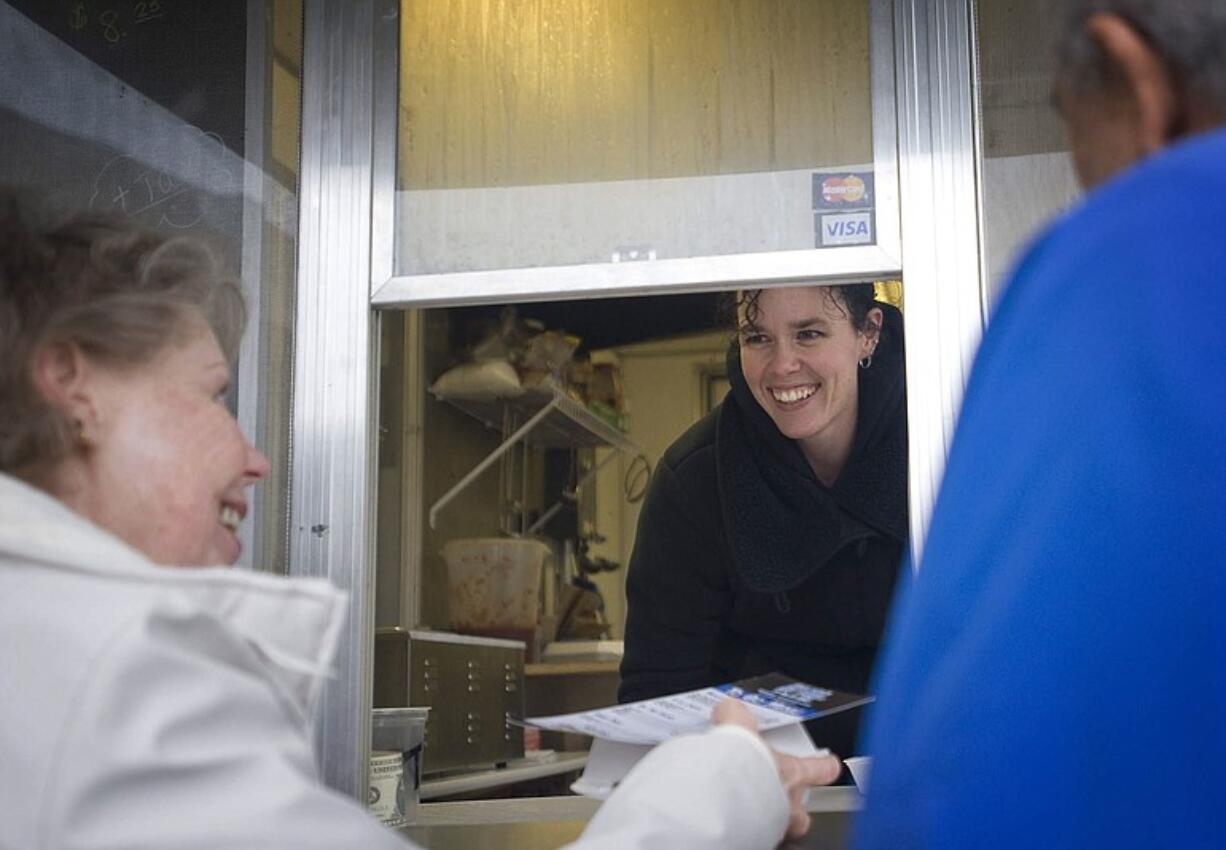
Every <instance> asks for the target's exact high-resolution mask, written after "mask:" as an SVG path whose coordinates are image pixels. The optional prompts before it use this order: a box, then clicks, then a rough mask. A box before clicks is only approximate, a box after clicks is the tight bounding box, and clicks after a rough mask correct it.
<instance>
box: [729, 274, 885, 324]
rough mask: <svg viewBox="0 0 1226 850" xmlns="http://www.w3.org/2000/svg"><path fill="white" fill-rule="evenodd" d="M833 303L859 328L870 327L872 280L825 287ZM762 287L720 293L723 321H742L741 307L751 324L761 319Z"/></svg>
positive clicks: (736, 322) (872, 303)
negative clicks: (759, 317)
mask: <svg viewBox="0 0 1226 850" xmlns="http://www.w3.org/2000/svg"><path fill="white" fill-rule="evenodd" d="M823 290H824V294H825V295H826V297H827V298H829V299H830V303H831V304H833V305H834V306H835V307H837V308H838V309H839V310H840V311H841V312H842V313H843V315H844V316H846V317H847V318H848V320H849V321H850V322H851V326H852V327H853V328H855V329H856V330H858V331H861V332H863V331H866V330H868V311H869V310H871V309H873V307H875V306H878V304H877V299H876V287H875V286H874V285H873V284H871V283H845V284H836V285H833V286H826V287H823ZM761 296H762V290H761V289H738V290H737V291H736V292H725V293H723V294H722V295H721V297H720V302H719V314H720V320H721V322H722V323H724V324H728V325H731V326H732V327H733V328H736V327H737V326H738V325H739V323H740V310H741V309H742V308H744V310H745V318H746V319H747V320H748V321H749V322H750V323H751V324H752V323H754V322H756V321H757V320H758V299H759V298H760V297H761Z"/></svg>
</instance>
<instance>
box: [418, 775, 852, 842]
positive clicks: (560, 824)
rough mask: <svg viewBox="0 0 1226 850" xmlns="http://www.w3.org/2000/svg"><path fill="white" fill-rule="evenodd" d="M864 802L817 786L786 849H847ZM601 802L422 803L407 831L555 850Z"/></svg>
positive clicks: (845, 790) (421, 837)
mask: <svg viewBox="0 0 1226 850" xmlns="http://www.w3.org/2000/svg"><path fill="white" fill-rule="evenodd" d="M860 805H861V798H860V795H859V794H858V793H857V792H856V790H855V789H854V788H850V787H845V786H839V787H834V788H816V789H814V790H813V791H811V792H810V794H809V800H808V809H809V811H810V813H812V816H813V824H812V826H811V827H810V828H809V832H808V834H807V835H805V836H804V837H803V838H801V839H799V840H797V841H790V842H786V843H784V844H783V845H781V850H784V848H785V849H786V850H841V848H843V847H844V845H845V843H846V840H847V835H848V831H849V829H850V826H851V816H850V813H851V812H854V811H857V810H858V809H859V808H860ZM598 806H599V803H598V802H596V801H595V800H589V799H587V798H586V797H538V798H524V799H511V800H465V801H462V802H456V803H422V804H421V806H420V807H419V808H418V814H417V821H416V822H415V823H414V824H413V825H412V826H408V827H404V828H403V829H401V830H400V832H401V834H402V835H404V836H406V837H407V838H409V839H410V840H412V841H413V842H415V843H416V844H418V845H420V846H422V847H426V848H429V850H504V848H511V847H513V848H515V850H555V848H558V847H561V846H562V845H564V844H566V843H567V842H570V841H574V840H575V839H576V838H578V837H579V834H580V833H581V832H582V831H583V827H584V826H586V825H587V822H588V819H589V818H591V816H592V814H593V813H594V812H595V811H596V809H597V807H598Z"/></svg>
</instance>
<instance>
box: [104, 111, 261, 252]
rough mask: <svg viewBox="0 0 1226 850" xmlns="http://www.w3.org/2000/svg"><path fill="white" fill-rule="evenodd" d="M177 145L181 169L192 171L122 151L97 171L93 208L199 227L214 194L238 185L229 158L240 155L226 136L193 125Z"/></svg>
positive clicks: (161, 223) (178, 226)
mask: <svg viewBox="0 0 1226 850" xmlns="http://www.w3.org/2000/svg"><path fill="white" fill-rule="evenodd" d="M172 150H174V152H175V157H176V159H177V160H178V162H177V165H178V166H179V167H178V168H177V169H175V172H176V173H177V174H186V175H190V177H188V178H184V179H180V178H177V177H175V176H174V175H172V174H171V173H169V172H168V171H167V170H165V169H161V168H157V167H155V166H153V165H151V164H150V163H149V162H147V161H144V160H143V159H140V158H138V157H137V156H133V155H128V154H124V155H122V156H117V157H115V158H114V159H112V160H110V161H109V162H107V164H106V165H104V166H102V168H101V169H99V171H98V173H97V174H96V175H95V176H94V182H93V194H92V195H91V197H90V201H89V206H90V209H94V210H100V211H104V212H116V213H120V214H122V215H125V216H129V217H131V218H139V219H140V220H142V221H144V222H147V223H148V224H150V225H152V226H154V227H171V228H176V229H188V228H191V227H195V226H196V225H197V224H199V223H200V222H201V220H202V219H203V218H204V216H205V209H204V206H203V204H204V202H205V201H206V200H208V198H209V197H210V196H218V197H221V196H225V195H227V194H232V193H233V192H234V191H235V189H236V187H237V185H238V180H239V176H238V175H236V174H235V173H234V172H233V170H232V168H233V166H231V165H228V163H229V162H230V161H231V160H233V161H234V162H236V163H237V162H239V161H238V160H237V157H236V156H235V155H234V154H233V153H232V152H230V151H228V150H226V147H225V144H224V143H223V142H222V139H221V137H220V136H218V135H217V134H216V133H206V132H204V131H203V130H201V129H200V128H199V127H194V126H191V125H184V126H183V127H182V128H181V129H180V131H179V139H178V140H176V144H174V145H173V147H172Z"/></svg>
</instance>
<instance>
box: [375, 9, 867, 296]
mask: <svg viewBox="0 0 1226 850" xmlns="http://www.w3.org/2000/svg"><path fill="white" fill-rule="evenodd" d="M868 17H869V11H868V3H867V2H852V3H848V2H844V0H776V2H770V3H762V2H760V1H759V0H720V2H710V0H627V2H622V3H608V2H607V0H522V2H516V3H463V4H456V3H434V2H429V0H403V2H402V9H401V27H402V30H401V59H400V61H401V71H400V130H399V144H398V150H399V157H400V160H399V175H398V179H397V188H398V189H399V191H398V193H397V199H398V210H397V216H398V226H397V233H398V239H399V244H398V245H397V249H398V250H397V254H398V272H399V273H401V274H421V273H433V272H455V271H470V270H482V269H498V268H525V267H535V266H549V265H570V264H583V263H609V262H635V261H643V260H652V259H663V258H675V257H695V256H709V255H723V254H730V253H743V252H762V251H780V250H792V249H809V248H814V247H822V246H834V245H854V244H868V243H870V242H872V241H873V239H874V235H873V215H872V206H873V197H874V187H873V173H872V160H873V151H872V121H871V103H870V96H869V91H870V87H869V41H868ZM837 216H842V217H841V218H840V217H837Z"/></svg>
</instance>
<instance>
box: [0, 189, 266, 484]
mask: <svg viewBox="0 0 1226 850" xmlns="http://www.w3.org/2000/svg"><path fill="white" fill-rule="evenodd" d="M198 317H203V319H204V320H205V321H206V322H207V323H208V325H209V327H211V328H212V330H213V332H214V333H215V334H216V336H217V340H218V342H219V343H220V345H221V348H222V350H223V351H224V352H225V353H226V356H227V358H228V359H230V360H231V361H232V360H233V358H234V355H235V354H236V352H237V350H238V343H239V339H240V337H241V336H242V332H243V325H244V323H245V321H246V312H245V308H244V304H243V295H242V290H241V289H240V287H239V284H238V282H237V281H236V280H234V279H232V278H231V277H228V276H227V275H226V274H225V273H224V272H223V271H222V268H221V264H220V262H219V260H218V258H217V256H216V254H215V253H214V252H213V251H212V250H211V249H210V248H209V247H208V246H207V245H205V244H204V243H203V242H201V241H199V240H197V239H194V238H190V237H182V236H179V237H167V236H164V235H161V234H158V233H155V232H152V231H149V230H145V229H142V228H139V227H137V226H136V225H134V224H132V223H131V222H129V221H126V220H124V219H120V218H117V217H114V216H104V215H96V214H82V215H78V216H76V217H74V218H72V219H70V220H68V221H67V222H65V223H63V224H60V225H58V226H46V227H40V226H38V225H36V224H34V223H32V221H31V217H30V213H29V210H28V207H26V206H25V205H23V204H22V203H21V202H20V200H19V195H18V194H17V193H16V192H15V191H12V190H6V191H3V192H0V471H3V472H15V471H17V470H20V469H23V468H26V467H35V466H45V465H47V464H51V463H55V462H57V461H58V460H60V459H62V458H63V457H65V456H66V455H67V454H68V453H69V451H70V450H71V448H72V446H73V441H74V439H75V433H74V428H73V423H72V422H70V421H69V419H68V417H67V416H66V415H65V414H64V413H63V412H62V411H60V410H59V409H58V408H56V407H55V406H54V405H52V404H51V403H49V402H48V401H47V400H46V399H45V398H43V397H42V395H41V393H40V392H39V391H38V390H37V388H36V387H35V386H34V382H33V372H32V367H33V358H34V355H35V353H36V352H38V351H39V350H40V349H41V348H42V347H43V346H46V345H54V344H61V343H67V344H70V345H73V346H75V347H77V348H78V349H80V351H81V352H82V353H83V354H84V355H85V356H86V357H88V358H90V359H91V360H93V361H95V362H98V363H102V364H105V365H108V366H112V367H131V366H136V365H139V364H142V363H146V362H148V361H150V360H151V359H152V358H153V357H154V356H156V355H157V354H158V352H160V351H161V350H162V349H163V348H164V347H165V346H166V345H168V344H170V343H173V342H177V341H180V340H182V339H183V338H184V337H185V336H186V335H187V334H188V333H190V330H191V328H192V326H193V324H192V320H193V319H194V318H198Z"/></svg>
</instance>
